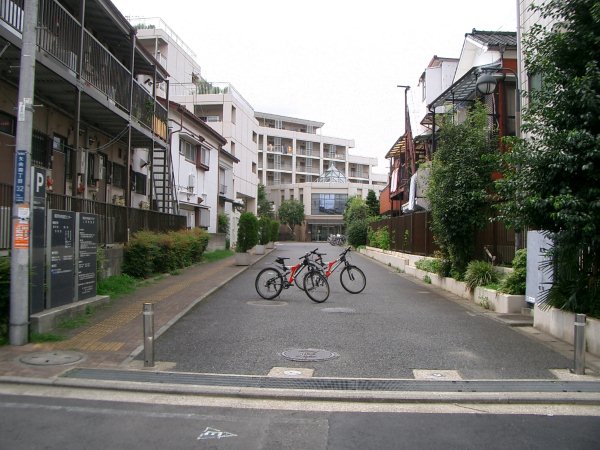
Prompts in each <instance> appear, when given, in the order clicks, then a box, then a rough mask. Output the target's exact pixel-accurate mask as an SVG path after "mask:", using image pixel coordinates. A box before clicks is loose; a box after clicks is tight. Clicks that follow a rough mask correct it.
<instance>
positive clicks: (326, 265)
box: [315, 247, 367, 294]
mask: <svg viewBox="0 0 600 450" xmlns="http://www.w3.org/2000/svg"><path fill="white" fill-rule="evenodd" d="M350 249H351V247H348V248H347V249H346V250H344V251H343V252H342V253H340V255H339V256H338V258H337V259H334V260H333V261H329V262H323V256H325V253H315V254H316V255H317V257H316V258H315V262H316V263H317V264H319V266H320V267H321V270H322V273H323V275H325V277H326V278H329V277H330V276H331V274H332V273H333V272H335V271H336V270H337V269H338V268H339V267H340V266H342V265H343V266H344V268H343V269H342V271H341V272H340V283H342V287H343V288H344V289H346V291H348V292H350V293H351V294H358V293H360V292H362V291H363V290H364V289H365V287H366V286H367V277H366V276H365V274H364V272H363V271H362V270H361V269H359V268H358V267H356V266H355V265H353V264H350V262H349V261H348V259H347V258H346V255H347V254H348V252H349V251H350Z"/></svg>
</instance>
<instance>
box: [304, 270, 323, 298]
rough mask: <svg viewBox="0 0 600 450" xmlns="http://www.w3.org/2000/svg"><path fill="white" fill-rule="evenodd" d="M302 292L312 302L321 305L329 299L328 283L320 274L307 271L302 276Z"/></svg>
mask: <svg viewBox="0 0 600 450" xmlns="http://www.w3.org/2000/svg"><path fill="white" fill-rule="evenodd" d="M304 292H306V295H308V298H310V299H311V300H312V301H313V302H317V303H323V302H324V301H325V300H327V299H328V298H329V282H328V281H327V278H326V277H325V275H323V274H322V273H320V272H315V271H309V272H308V273H307V274H306V275H305V276H304Z"/></svg>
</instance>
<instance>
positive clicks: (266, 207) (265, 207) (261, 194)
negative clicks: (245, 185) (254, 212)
mask: <svg viewBox="0 0 600 450" xmlns="http://www.w3.org/2000/svg"><path fill="white" fill-rule="evenodd" d="M256 203H257V205H258V217H269V218H271V219H272V218H273V205H272V204H271V202H270V201H269V200H268V199H267V192H266V190H265V186H264V185H263V184H259V185H258V192H257V194H256Z"/></svg>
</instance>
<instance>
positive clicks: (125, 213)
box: [0, 184, 187, 250]
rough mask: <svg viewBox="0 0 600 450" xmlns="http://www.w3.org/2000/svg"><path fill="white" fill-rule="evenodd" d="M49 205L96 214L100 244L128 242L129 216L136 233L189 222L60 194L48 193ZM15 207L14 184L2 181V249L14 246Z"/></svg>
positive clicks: (170, 229) (133, 230) (0, 197)
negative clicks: (12, 239) (13, 208)
mask: <svg viewBox="0 0 600 450" xmlns="http://www.w3.org/2000/svg"><path fill="white" fill-rule="evenodd" d="M46 208H47V209H57V210H61V211H74V212H85V213H89V214H96V215H97V216H98V220H99V226H98V228H99V229H98V243H99V244H115V243H125V242H127V238H128V236H127V222H128V219H129V231H130V233H132V234H133V233H135V232H137V231H141V230H149V231H156V232H167V231H172V230H181V229H184V228H185V227H186V225H187V224H186V218H185V217H184V216H177V215H173V214H166V213H161V212H157V211H150V210H147V209H137V208H127V207H126V206H119V205H112V204H110V203H101V202H96V201H93V200H86V199H82V198H77V197H70V196H68V195H60V194H50V193H49V194H47V196H46ZM11 209H12V186H10V185H7V184H0V250H7V249H9V248H10V246H11V232H10V231H11Z"/></svg>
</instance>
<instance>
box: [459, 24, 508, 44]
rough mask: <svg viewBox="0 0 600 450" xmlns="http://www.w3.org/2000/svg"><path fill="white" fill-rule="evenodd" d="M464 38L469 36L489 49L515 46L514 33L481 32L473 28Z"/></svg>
mask: <svg viewBox="0 0 600 450" xmlns="http://www.w3.org/2000/svg"><path fill="white" fill-rule="evenodd" d="M465 36H471V37H472V38H473V39H475V40H476V41H478V42H481V43H482V44H484V45H489V46H491V47H495V46H501V45H503V46H506V47H516V46H517V32H516V31H482V30H476V29H475V28H473V31H472V32H471V33H466V34H465Z"/></svg>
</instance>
